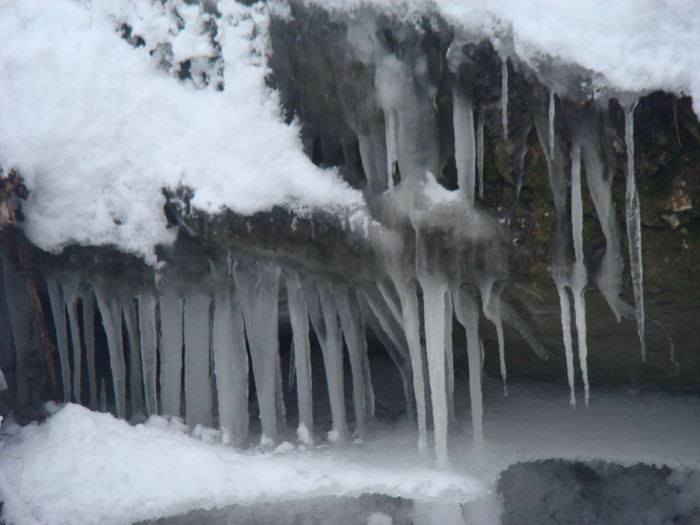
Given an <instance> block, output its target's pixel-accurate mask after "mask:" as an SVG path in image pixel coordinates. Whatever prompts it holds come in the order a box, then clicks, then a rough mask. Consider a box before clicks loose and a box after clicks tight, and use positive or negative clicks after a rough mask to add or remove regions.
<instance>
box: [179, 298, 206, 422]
mask: <svg viewBox="0 0 700 525" xmlns="http://www.w3.org/2000/svg"><path fill="white" fill-rule="evenodd" d="M210 305H211V298H210V297H209V296H208V295H204V294H203V293H201V292H192V293H190V294H188V295H187V296H186V297H185V330H184V331H185V415H186V420H187V424H188V425H189V426H190V427H192V428H194V427H195V426H197V425H199V424H202V425H204V426H207V427H211V425H212V417H211V409H212V400H211V370H210V362H211V356H210V354H209V350H210V348H209V347H210V345H209V307H210Z"/></svg>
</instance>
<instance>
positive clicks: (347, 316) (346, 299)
mask: <svg viewBox="0 0 700 525" xmlns="http://www.w3.org/2000/svg"><path fill="white" fill-rule="evenodd" d="M334 291H335V292H336V293H335V294H334V296H335V300H336V306H337V308H338V316H339V317H340V325H341V327H342V330H343V334H344V336H345V345H346V346H347V349H348V354H349V356H350V369H351V371H352V399H353V408H354V412H355V421H356V427H355V434H357V435H359V436H362V435H363V434H364V431H365V424H366V420H367V418H368V417H371V416H370V414H371V413H372V412H373V410H372V408H370V407H369V406H368V403H369V402H370V400H371V399H373V398H374V395H373V394H372V393H371V392H368V391H367V388H368V386H369V387H370V388H371V386H372V382H371V378H369V377H366V376H365V374H366V373H367V372H368V371H369V367H368V366H366V365H365V363H366V362H367V360H368V358H367V339H366V337H365V327H364V322H363V319H362V316H361V314H360V309H359V307H358V305H357V302H356V301H355V298H354V296H353V295H351V291H350V288H349V287H348V285H347V284H344V283H343V284H337V285H336V286H334Z"/></svg>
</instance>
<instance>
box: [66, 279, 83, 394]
mask: <svg viewBox="0 0 700 525" xmlns="http://www.w3.org/2000/svg"><path fill="white" fill-rule="evenodd" d="M78 284H79V283H78V281H77V280H69V281H68V282H66V283H65V284H64V286H63V292H64V294H65V300H66V309H67V310H68V325H69V327H70V338H71V343H72V347H73V396H74V399H75V402H76V403H80V402H81V399H82V387H81V372H82V368H83V367H82V349H81V347H80V326H79V324H78Z"/></svg>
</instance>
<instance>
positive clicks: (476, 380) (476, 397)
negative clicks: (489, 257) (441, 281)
mask: <svg viewBox="0 0 700 525" xmlns="http://www.w3.org/2000/svg"><path fill="white" fill-rule="evenodd" d="M454 308H455V315H456V316H457V320H458V321H459V322H460V324H461V325H462V326H463V327H464V329H465V330H466V332H467V356H468V362H469V399H470V402H471V409H472V425H473V427H474V445H475V446H476V447H478V448H480V447H482V446H483V444H484V430H483V415H484V403H483V400H482V393H481V366H482V356H481V348H480V345H479V310H478V307H477V304H476V301H475V299H474V298H473V297H472V296H471V295H470V294H469V293H468V292H466V291H464V290H460V291H457V292H455V293H454Z"/></svg>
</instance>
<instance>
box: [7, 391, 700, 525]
mask: <svg viewBox="0 0 700 525" xmlns="http://www.w3.org/2000/svg"><path fill="white" fill-rule="evenodd" d="M484 394H485V396H484V397H485V401H486V403H485V416H484V433H485V438H486V439H485V440H486V444H485V446H484V449H483V450H474V449H472V447H471V446H470V441H471V438H470V435H469V434H470V428H469V427H470V425H467V424H459V423H458V425H457V427H458V429H457V431H456V432H454V433H453V436H452V438H451V441H450V454H451V465H450V467H449V468H447V469H437V468H435V467H434V466H433V459H432V457H429V456H421V455H420V454H419V452H418V451H417V450H416V447H415V443H416V431H415V429H414V428H413V426H412V425H411V424H410V423H409V422H407V421H400V422H399V423H397V424H392V425H389V424H386V423H382V422H377V423H376V424H375V425H374V426H373V427H372V429H371V432H370V435H369V436H368V438H367V439H366V440H365V441H363V442H356V443H351V444H348V445H346V446H341V447H337V446H334V447H330V446H326V445H318V446H315V447H312V448H308V449H307V448H305V447H303V446H295V445H294V444H292V443H288V442H284V443H282V444H281V445H279V446H278V447H277V448H276V449H271V450H260V449H251V450H246V451H241V450H236V449H234V448H232V447H230V446H225V445H222V444H220V442H219V434H218V432H217V431H214V430H211V431H209V430H201V429H200V430H199V431H195V432H189V431H188V430H187V429H186V427H184V426H183V425H182V424H180V423H178V422H176V421H167V420H165V419H164V418H161V417H153V418H151V419H150V420H149V421H148V422H146V423H144V424H139V425H136V426H131V425H129V424H128V423H126V422H124V421H119V420H117V419H115V418H113V417H112V416H111V415H109V414H102V413H96V412H90V411H89V410H88V409H86V408H83V407H80V406H77V405H66V406H64V407H63V408H61V409H60V410H58V411H57V412H56V413H55V415H53V416H52V417H51V418H50V419H48V420H47V421H46V422H44V423H43V424H41V425H38V424H33V425H30V426H28V427H25V428H22V429H20V428H17V427H14V426H12V425H9V424H7V423H6V424H5V427H4V428H3V435H2V441H0V473H1V474H0V488H2V494H3V499H4V501H5V504H4V509H3V512H4V515H3V517H4V518H5V519H6V520H7V521H8V522H9V523H17V524H23V523H35V522H39V523H46V524H54V523H55V524H59V523H66V524H67V523H70V524H78V523H98V522H99V523H114V524H117V523H131V522H135V521H139V520H146V519H154V518H159V517H165V516H176V515H182V514H186V513H187V512H190V511H193V510H195V509H216V508H226V507H228V506H232V505H234V506H235V505H242V506H243V508H246V507H251V506H256V505H257V507H261V506H263V507H265V506H267V505H269V508H268V512H280V513H281V512H283V511H284V509H285V505H286V504H285V503H284V502H285V501H289V507H290V509H292V510H294V509H296V510H297V511H298V508H299V506H300V505H302V506H303V504H304V501H309V502H312V501H313V502H325V503H324V504H325V505H326V506H327V509H328V512H330V511H331V509H333V508H334V505H335V506H340V507H339V508H344V507H343V505H345V508H347V509H348V510H347V512H353V510H352V509H355V512H357V515H356V517H359V516H363V519H367V520H369V519H370V518H371V519H373V520H381V519H386V518H385V517H382V516H381V515H380V514H381V505H380V504H379V503H377V501H376V498H380V500H381V498H382V497H384V499H385V500H386V501H387V502H388V503H387V505H389V506H390V505H391V504H392V503H391V501H393V500H391V498H401V499H402V500H408V501H413V502H414V504H413V510H412V514H411V516H410V519H411V520H412V521H414V522H416V523H421V522H422V523H430V522H434V520H435V519H438V518H439V520H440V522H441V523H444V524H446V523H450V522H453V523H463V522H464V521H463V520H464V518H463V517H462V513H461V511H460V510H459V509H460V507H459V505H458V504H460V503H469V502H474V503H472V504H471V507H470V505H466V506H465V508H466V509H470V508H471V511H470V512H472V513H477V514H474V516H475V517H474V519H476V518H477V517H478V516H481V517H480V518H478V521H477V522H479V523H485V521H483V520H484V519H487V520H491V521H492V522H494V523H498V515H499V514H500V512H501V511H502V508H501V503H500V502H499V500H498V498H496V497H494V496H493V491H494V490H495V487H496V483H497V480H498V477H499V475H500V474H501V472H503V471H504V470H506V469H508V467H510V466H511V465H514V464H517V463H521V462H527V461H533V460H540V459H548V458H562V459H567V460H579V461H586V462H588V461H595V460H600V461H604V462H612V463H616V464H618V465H622V466H630V465H635V464H637V463H644V464H647V465H652V466H657V467H661V466H668V467H671V468H673V469H678V470H679V472H684V471H691V472H692V471H698V470H700V440H698V438H697V436H698V435H700V399H698V398H697V397H690V396H681V395H669V394H666V393H637V392H633V391H612V390H604V389H603V390H601V389H594V391H593V393H592V395H591V404H590V407H589V408H588V409H582V408H578V409H572V408H571V407H570V406H569V403H568V396H569V391H568V389H567V388H565V387H563V386H560V385H547V384H545V385H542V384H537V383H534V382H513V383H511V384H510V385H509V396H508V397H504V396H503V395H502V390H501V385H500V383H499V382H497V381H494V382H490V381H489V382H487V383H486V384H485V391H484ZM461 404H462V403H460V404H458V407H457V410H458V414H460V413H461V417H459V421H463V420H466V419H467V418H466V417H464V416H465V415H466V414H464V413H463V412H464V411H465V408H464V406H466V404H464V405H463V406H461V407H460V406H459V405H461ZM533 479H536V478H533ZM692 479H695V486H692V484H691V486H687V487H682V484H683V480H682V478H680V477H679V478H678V480H677V483H678V484H679V485H681V489H679V490H681V491H685V492H683V494H684V497H685V500H684V501H686V502H687V504H688V505H689V506H692V505H693V503H692V502H693V501H695V502H697V501H700V486H698V483H697V476H696V477H695V478H692ZM550 482H551V480H550ZM533 483H535V481H533ZM538 483H543V482H542V481H540V482H538ZM489 494H491V495H490V496H489ZM362 495H365V496H362ZM368 495H374V496H368ZM360 496H362V497H364V498H370V500H368V501H369V502H370V503H367V504H366V505H365V506H364V507H362V509H363V510H362V512H364V514H362V512H361V511H360V510H358V509H357V508H356V507H353V506H352V505H350V504H348V503H347V501H351V500H347V498H348V497H349V498H356V497H360ZM335 497H345V499H342V498H341V499H335ZM372 497H374V498H375V500H372V499H371V498H372ZM344 501H345V503H343V502H344ZM372 501H374V503H371V502H372ZM373 505H374V507H377V506H378V505H379V508H378V509H377V508H374V507H373ZM695 505H697V503H695ZM270 509H273V510H270ZM455 509H456V511H455ZM372 510H375V511H376V512H374V514H373V515H369V513H370V511H372ZM204 516H206V514H204ZM372 516H373V517H372ZM353 519H354V518H353ZM479 520H480V521H479ZM350 522H352V521H350ZM380 522H381V521H377V523H380Z"/></svg>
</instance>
